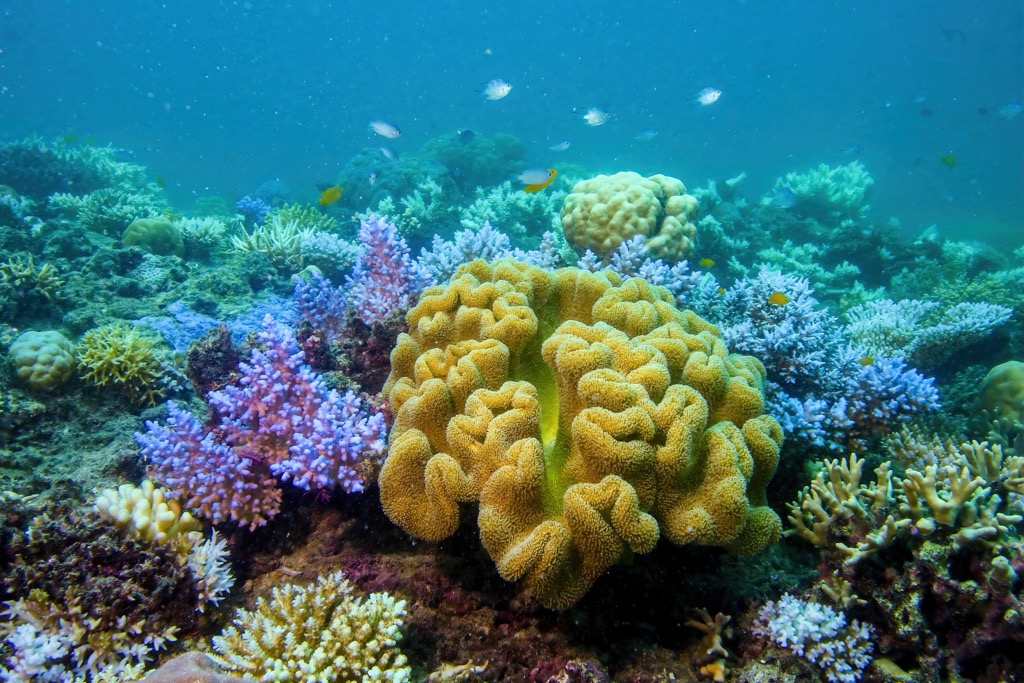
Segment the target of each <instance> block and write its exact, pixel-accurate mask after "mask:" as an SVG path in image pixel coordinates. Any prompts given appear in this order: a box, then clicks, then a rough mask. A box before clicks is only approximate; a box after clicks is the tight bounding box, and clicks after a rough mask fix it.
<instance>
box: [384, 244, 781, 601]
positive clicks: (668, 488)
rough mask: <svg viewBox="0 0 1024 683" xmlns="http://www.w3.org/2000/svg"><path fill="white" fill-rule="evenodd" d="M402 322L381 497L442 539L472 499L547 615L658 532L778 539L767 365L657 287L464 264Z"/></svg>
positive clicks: (754, 542)
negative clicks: (769, 491) (771, 503)
mask: <svg viewBox="0 0 1024 683" xmlns="http://www.w3.org/2000/svg"><path fill="white" fill-rule="evenodd" d="M407 319H408V322H409V328H410V331H409V333H408V334H402V335H400V336H399V339H398V343H397V345H396V347H395V349H394V351H393V352H392V354H391V365H392V370H391V375H390V376H389V377H388V381H387V384H386V385H385V387H384V391H385V393H386V394H387V396H388V398H389V400H390V403H391V408H392V410H393V411H394V414H395V425H394V429H393V430H392V433H391V443H390V451H389V455H388V458H387V460H386V461H385V463H384V467H383V469H382V471H381V474H380V489H381V501H382V503H383V506H384V511H385V512H386V513H387V515H388V516H389V517H390V518H391V519H392V520H393V521H394V522H395V523H396V524H398V525H399V526H401V527H402V528H403V529H405V530H406V531H408V532H409V533H410V534H412V535H414V536H418V537H420V538H425V539H429V540H439V539H442V538H445V537H447V536H449V535H451V534H452V533H454V531H455V529H456V528H457V527H458V523H459V504H460V503H467V502H471V501H479V503H480V512H479V518H478V523H479V527H480V538H481V540H482V542H483V544H484V546H485V547H486V548H487V551H488V552H489V553H490V555H491V557H492V558H493V559H494V560H495V562H496V564H497V566H498V571H499V572H500V573H501V575H502V576H503V577H505V578H506V579H508V580H510V581H515V580H520V579H521V580H522V581H523V582H524V583H525V584H526V586H527V588H528V590H529V591H530V592H532V593H534V594H535V595H536V596H538V597H539V598H540V600H541V602H543V603H544V604H545V605H548V606H550V607H554V608H565V607H567V606H569V605H571V604H573V603H574V602H576V601H577V600H578V599H579V598H580V597H581V596H582V595H583V594H584V593H585V592H586V591H587V590H588V589H589V588H590V586H591V584H592V583H593V582H594V581H595V580H596V579H597V577H598V576H600V575H601V573H602V572H604V571H605V570H606V569H607V568H608V567H609V566H611V565H612V564H614V563H615V562H617V561H618V560H620V559H622V558H623V557H625V556H628V555H629V553H631V552H633V553H645V552H648V551H650V550H651V549H652V548H653V547H654V545H655V544H656V543H657V540H658V537H659V535H661V534H664V535H665V536H666V537H668V539H669V540H670V541H672V542H674V543H690V542H693V543H701V544H705V545H718V546H725V547H726V548H728V549H729V550H731V551H732V552H736V553H741V554H745V553H754V552H757V551H759V550H761V549H763V548H764V547H766V546H768V545H770V544H772V543H774V542H775V541H776V540H777V539H778V537H779V534H780V532H781V522H780V520H779V518H778V516H777V515H776V514H775V513H774V512H773V511H772V510H771V509H770V508H768V507H767V505H766V501H765V487H766V485H767V483H768V481H769V480H770V479H771V477H772V475H773V474H774V472H775V466H776V464H777V462H778V452H779V446H780V445H781V442H782V430H781V428H780V427H779V425H778V423H777V422H776V421H775V420H773V419H772V418H770V417H767V416H762V415H761V414H760V413H761V411H762V408H763V397H762V393H761V387H762V383H763V381H764V367H763V366H762V365H761V363H760V362H759V361H757V360H756V359H754V358H751V357H749V356H741V355H737V354H730V353H729V352H728V350H727V349H726V347H725V344H724V343H723V342H722V339H721V338H720V336H719V333H718V330H717V328H715V327H714V326H713V325H711V324H710V323H707V322H705V321H704V320H702V319H701V318H699V317H698V316H696V315H695V314H693V313H692V312H690V311H679V310H678V309H676V308H675V306H674V305H673V304H672V296H671V295H670V294H669V293H668V291H667V290H665V289H663V288H661V287H654V286H651V285H649V284H648V283H646V282H645V281H643V280H640V279H635V278H634V279H630V280H627V281H625V282H622V280H621V278H619V277H618V276H617V275H615V274H614V273H611V272H610V271H606V272H603V273H591V272H588V271H584V270H580V269H577V268H563V269H561V270H557V271H555V272H549V271H545V270H542V269H540V268H536V267H534V266H529V265H526V264H524V263H520V262H518V261H515V260H512V259H501V260H499V261H495V262H494V263H492V264H488V263H486V262H484V261H480V260H477V261H473V262H472V263H468V264H466V265H464V266H462V267H461V268H460V269H459V270H458V271H457V272H456V273H455V275H454V276H453V277H452V279H451V282H450V283H449V284H447V285H442V286H436V287H431V288H428V289H427V290H426V291H424V293H423V295H422V296H421V298H420V301H419V303H418V304H417V305H416V307H415V308H413V309H412V310H411V311H410V312H409V314H408V318H407Z"/></svg>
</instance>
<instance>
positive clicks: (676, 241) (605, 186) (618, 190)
mask: <svg viewBox="0 0 1024 683" xmlns="http://www.w3.org/2000/svg"><path fill="white" fill-rule="evenodd" d="M561 215H562V229H563V230H564V231H565V238H566V240H568V241H569V243H570V244H572V245H573V246H574V247H576V248H577V249H578V250H579V251H580V252H583V251H586V250H587V249H590V250H591V251H593V252H594V253H596V254H598V255H604V254H607V253H609V252H612V251H615V249H616V248H617V247H618V246H619V245H620V244H622V243H623V242H625V241H626V240H628V239H630V238H631V237H633V236H634V235H642V236H643V238H644V246H646V247H647V249H648V250H649V251H650V252H651V254H652V255H653V256H655V257H657V258H662V259H665V260H666V261H669V262H672V263H674V262H676V261H681V260H682V259H684V258H687V257H688V256H689V255H690V254H692V253H693V248H694V242H695V241H696V238H697V227H696V225H694V221H695V220H696V218H697V200H696V199H695V198H694V197H693V196H692V195H689V194H686V187H685V186H684V185H683V183H682V182H681V181H680V180H678V179H676V178H672V177H670V176H666V175H660V174H658V175H653V176H651V177H649V178H644V177H643V176H641V175H640V174H638V173H634V172H632V171H625V172H622V173H616V174H614V175H610V176H609V175H599V176H597V177H595V178H589V179H587V180H581V181H580V182H578V183H576V185H575V187H573V188H572V192H571V193H569V195H568V196H566V198H565V203H564V204H563V205H562V214H561Z"/></svg>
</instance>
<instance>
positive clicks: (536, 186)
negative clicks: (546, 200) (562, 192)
mask: <svg viewBox="0 0 1024 683" xmlns="http://www.w3.org/2000/svg"><path fill="white" fill-rule="evenodd" d="M556 177H558V171H556V170H555V169H553V168H549V169H548V179H547V180H545V181H543V182H540V183H532V184H530V185H527V186H526V187H524V188H523V192H526V193H527V194H529V193H532V192H540V191H541V190H543V189H544V188H545V187H547V186H548V185H550V184H551V183H553V182H555V178H556Z"/></svg>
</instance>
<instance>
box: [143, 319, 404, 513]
mask: <svg viewBox="0 0 1024 683" xmlns="http://www.w3.org/2000/svg"><path fill="white" fill-rule="evenodd" d="M259 341H260V344H261V345H262V348H261V347H259V346H258V347H256V348H254V349H253V350H252V354H251V356H250V360H249V362H248V363H241V364H240V365H239V369H240V370H241V372H242V377H241V378H240V379H239V380H238V382H237V383H235V384H232V385H229V386H227V387H225V388H224V389H223V390H221V391H213V392H210V395H209V397H208V398H209V402H210V407H211V409H212V411H213V414H214V416H215V418H216V421H217V423H218V425H217V427H216V429H215V430H214V431H212V432H205V431H204V430H203V429H202V427H201V426H200V425H199V424H198V422H197V421H196V420H195V418H194V417H193V416H192V415H191V414H189V413H187V412H185V411H181V410H179V409H178V408H177V406H173V405H172V406H171V407H170V416H171V420H170V422H169V423H168V424H167V425H166V426H164V425H160V424H157V423H154V422H147V423H146V426H147V430H148V431H147V432H146V433H139V434H136V435H135V438H136V440H137V441H138V442H139V445H140V446H141V447H142V453H143V455H145V456H146V457H147V458H148V459H149V460H151V461H152V462H153V463H154V465H156V468H157V476H158V478H159V479H160V480H161V482H162V483H164V484H165V485H166V486H167V487H168V488H169V489H170V491H171V494H173V495H175V496H178V497H182V498H184V499H185V500H186V502H185V507H187V508H190V509H194V510H197V511H198V512H200V513H201V514H203V515H204V516H208V517H210V518H211V519H213V520H214V521H225V520H231V521H234V522H236V523H238V524H239V525H241V526H249V528H254V527H256V526H260V525H262V524H264V523H266V520H267V519H268V518H270V517H272V516H273V515H274V514H276V513H277V511H278V508H279V502H280V495H281V492H280V489H279V488H278V486H277V479H281V480H284V481H291V482H292V484H293V485H295V486H298V487H300V488H302V489H305V490H307V491H311V490H329V489H332V488H334V487H335V486H338V487H340V488H342V489H343V490H345V491H360V490H362V488H363V477H364V473H363V472H362V471H361V469H360V468H361V467H363V466H364V465H365V464H366V462H367V460H368V459H372V458H374V457H377V456H379V455H380V453H381V452H382V451H383V448H384V441H383V438H384V434H385V428H384V417H383V415H382V414H380V413H378V412H375V411H373V412H367V411H365V410H364V409H363V408H362V405H361V402H360V400H359V398H358V397H357V396H356V394H355V393H354V392H352V391H348V392H345V393H344V394H341V393H339V392H337V391H336V390H333V389H330V390H328V389H327V387H326V385H325V384H324V381H323V379H322V378H321V377H320V376H319V375H317V374H316V373H314V372H313V371H312V370H311V369H310V367H309V366H308V365H306V363H305V362H304V355H303V352H302V350H301V349H300V348H299V345H298V343H297V342H296V340H295V336H294V334H292V332H291V331H290V330H288V329H287V328H285V327H283V326H280V325H277V324H275V323H274V320H273V318H271V317H270V316H269V315H268V316H267V317H266V318H265V319H264V322H263V331H262V332H261V333H260V335H259Z"/></svg>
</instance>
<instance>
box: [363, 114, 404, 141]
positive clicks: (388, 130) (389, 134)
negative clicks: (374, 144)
mask: <svg viewBox="0 0 1024 683" xmlns="http://www.w3.org/2000/svg"><path fill="white" fill-rule="evenodd" d="M370 130H372V131H373V132H374V133H376V134H377V135H382V136H384V137H386V138H391V139H392V140H394V139H395V138H397V137H398V136H400V135H401V134H402V131H401V130H399V128H398V126H396V125H395V124H393V123H389V122H388V121H382V120H379V119H378V120H377V121H370Z"/></svg>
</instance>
